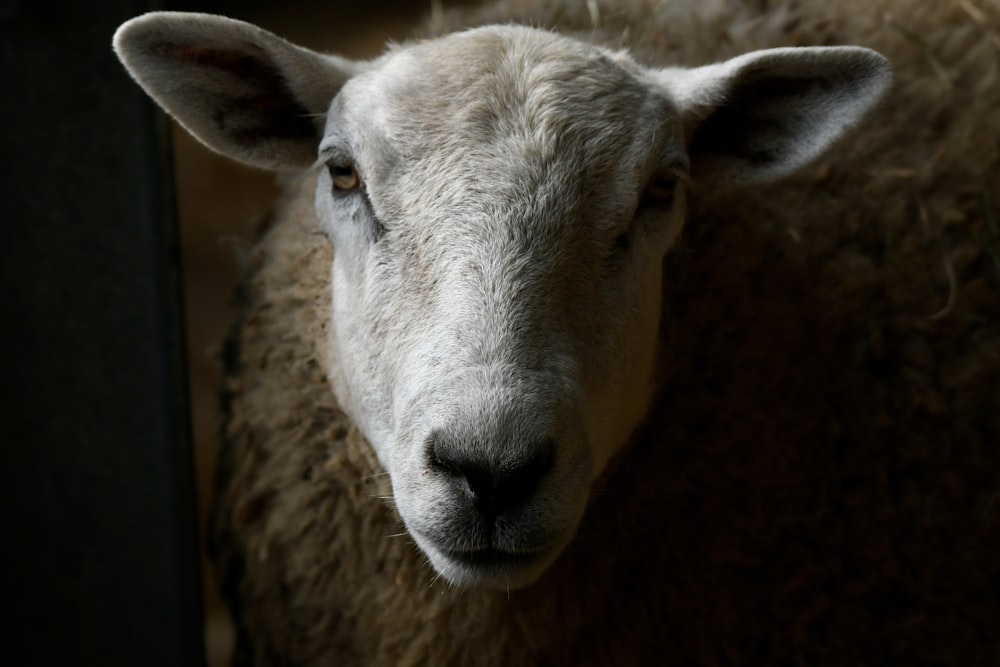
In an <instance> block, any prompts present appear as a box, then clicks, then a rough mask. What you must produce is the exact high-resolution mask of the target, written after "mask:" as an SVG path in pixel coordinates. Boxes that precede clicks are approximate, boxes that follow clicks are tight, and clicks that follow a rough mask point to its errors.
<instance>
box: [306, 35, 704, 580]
mask: <svg viewBox="0 0 1000 667" xmlns="http://www.w3.org/2000/svg"><path fill="white" fill-rule="evenodd" d="M681 134H682V133H681V128H680V125H679V113H678V111H677V109H676V108H675V106H674V105H673V103H672V102H671V100H670V99H669V98H668V97H667V96H666V95H665V94H664V92H662V91H658V90H657V89H655V88H654V87H652V86H649V85H648V84H647V83H646V82H644V81H643V80H642V78H641V72H639V70H638V68H636V67H635V66H634V65H632V64H631V63H630V62H629V61H627V60H625V59H623V58H621V57H618V58H615V57H614V56H612V55H611V54H608V53H606V52H604V51H602V50H598V49H594V48H591V47H586V46H584V45H582V44H580V43H578V42H575V41H572V40H569V39H565V38H560V37H557V36H555V35H552V34H550V33H546V32H540V31H533V30H524V29H518V28H490V29H485V30H479V31H473V32H468V33H461V34H458V35H454V36H452V37H449V38H447V39H442V40H437V41H432V42H427V43H423V44H419V45H416V46H414V47H410V48H408V49H404V50H398V51H396V52H394V53H392V54H390V55H389V56H387V57H386V58H384V59H383V61H382V62H380V63H379V66H378V67H376V68H374V69H373V70H372V71H370V72H367V73H364V74H361V75H359V76H357V77H355V78H354V79H352V80H351V81H349V82H348V83H347V84H346V85H345V86H344V88H343V89H342V90H341V92H340V94H339V95H338V96H337V98H336V99H335V100H334V102H333V104H332V106H331V109H330V112H329V115H328V117H327V122H326V129H325V133H324V136H323V139H322V141H321V143H320V146H319V154H320V157H321V159H322V160H323V162H324V165H325V166H324V169H323V173H322V174H321V176H320V180H319V187H318V190H317V194H316V207H317V211H318V215H319V219H320V224H321V226H322V228H323V229H324V231H325V232H326V233H327V234H328V235H329V236H330V238H331V239H332V240H333V245H334V248H335V251H334V252H335V258H334V261H333V269H332V277H331V282H332V289H333V299H332V306H333V308H332V310H333V316H332V326H331V331H332V340H331V358H332V359H333V363H332V368H331V376H332V378H333V381H334V386H335V388H336V392H337V395H338V397H339V398H340V400H341V401H342V403H343V404H344V406H345V407H346V409H347V410H348V411H349V413H350V414H351V416H352V418H354V419H355V420H356V422H357V423H358V425H359V426H360V428H361V429H362V431H363V432H364V433H365V434H366V436H367V437H368V439H369V441H370V442H371V444H372V446H373V447H374V448H375V450H376V452H377V454H378V456H379V459H380V461H381V462H382V464H383V465H384V466H385V469H386V470H387V471H388V472H389V474H390V476H391V478H392V483H393V490H394V496H395V501H396V505H397V507H398V509H399V512H400V514H401V515H402V517H403V519H404V521H405V522H406V525H407V528H408V529H409V531H410V533H411V534H412V535H413V537H414V539H415V540H416V541H417V543H418V544H419V545H420V546H421V548H422V549H423V550H424V551H425V552H426V554H427V555H428V557H429V558H430V560H431V562H432V563H433V565H434V567H435V568H436V569H437V570H438V571H439V572H440V573H442V574H443V575H444V576H445V577H447V578H448V579H449V580H450V581H453V582H456V583H460V584H480V583H489V584H500V585H510V586H517V585H520V584H524V583H527V582H529V581H531V580H532V579H534V578H535V577H536V576H538V574H539V573H540V572H541V571H542V570H543V569H544V568H545V567H546V566H547V565H548V564H549V563H550V562H551V561H552V560H553V559H554V558H555V557H556V555H557V554H558V553H559V551H560V550H561V548H562V547H563V545H565V543H566V542H567V541H568V540H569V538H570V537H571V535H572V534H573V531H574V529H575V527H576V525H577V522H578V521H579V519H580V516H581V515H582V512H583V509H584V506H585V502H586V498H587V495H588V489H589V487H590V484H591V482H592V481H593V479H594V477H595V475H597V474H598V473H599V472H600V471H601V470H602V468H603V467H604V466H605V464H606V463H607V461H608V459H609V458H610V457H611V456H612V455H613V454H614V453H615V452H616V451H617V450H618V449H619V448H620V447H621V445H622V443H623V442H625V441H626V439H627V438H628V436H629V434H630V433H631V431H632V430H633V429H634V428H635V425H636V423H637V422H638V421H639V420H640V419H641V417H642V415H643V413H644V412H645V409H646V406H647V404H648V401H649V398H650V395H651V392H652V388H653V382H652V380H651V377H650V374H651V369H652V368H653V367H654V363H653V358H654V356H655V354H656V339H657V326H658V322H659V314H660V266H661V262H662V258H663V255H664V253H665V252H666V251H667V249H668V248H669V247H670V245H671V244H672V243H673V241H674V239H675V238H676V237H677V234H678V233H679V231H680V229H681V225H682V220H683V196H682V194H681V192H680V190H679V188H678V187H677V182H678V180H679V179H680V178H682V177H684V175H685V171H686V168H685V165H686V156H685V154H684V151H683V144H682V141H681V138H680V137H681Z"/></svg>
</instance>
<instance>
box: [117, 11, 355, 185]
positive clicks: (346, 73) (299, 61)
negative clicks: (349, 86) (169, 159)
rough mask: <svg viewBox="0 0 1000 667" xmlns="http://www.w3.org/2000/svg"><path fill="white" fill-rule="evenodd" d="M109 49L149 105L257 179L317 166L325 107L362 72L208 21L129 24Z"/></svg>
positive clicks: (175, 17)
mask: <svg viewBox="0 0 1000 667" xmlns="http://www.w3.org/2000/svg"><path fill="white" fill-rule="evenodd" d="M114 49H115V53H117V54H118V57H119V58H120V59H121V61H122V63H123V64H124V65H125V67H126V69H128V71H129V73H130V74H131V75H132V76H133V77H134V78H135V80H136V81H137V82H138V83H139V85H140V86H142V87H143V89H144V90H145V91H146V92H147V93H148V94H149V95H150V97H152V98H153V99H154V100H156V102H157V103H159V104H160V106H162V107H163V108H164V109H165V110H166V111H167V112H168V113H170V114H171V115H172V116H173V117H174V118H176V119H177V121H178V122H179V123H180V124H181V125H183V126H184V128H185V129H187V130H188V131H189V132H190V133H191V134H193V135H194V136H195V137H197V138H198V139H199V140H200V141H201V142H202V143H204V144H205V145H206V146H208V147H209V148H211V149H212V150H215V151H218V152H219V153H222V154H223V155H227V156H229V157H232V158H234V159H236V160H239V161H241V162H245V163H247V164H250V165H253V166H256V167H262V168H264V169H287V168H296V167H306V166H309V165H310V164H312V163H313V162H315V161H316V149H317V146H318V144H319V140H320V138H321V135H322V132H323V124H324V121H325V118H326V111H327V109H328V107H329V105H330V101H331V100H332V99H333V98H334V96H335V95H336V94H337V92H338V91H339V90H340V88H341V86H343V85H344V83H345V82H346V81H347V80H348V79H349V78H350V77H351V76H353V75H354V74H356V73H357V72H359V71H361V70H362V69H363V65H362V64H359V63H354V62H352V61H349V60H346V59H343V58H337V57H334V56H325V55H321V54H319V53H316V52H313V51H310V50H308V49H304V48H301V47H298V46H295V45H294V44H291V43H289V42H286V41H285V40H283V39H281V38H280V37H278V36H276V35H274V34H272V33H270V32H267V31H266V30H262V29H261V28H258V27H256V26H254V25H250V24H249V23H244V22H242V21H235V20H233V19H228V18H224V17H221V16H212V15H208V14H189V13H180V12H152V13H150V14H145V15H143V16H140V17H138V18H134V19H132V20H131V21H128V22H126V23H125V24H123V25H122V26H121V27H120V28H119V29H118V31H117V32H116V33H115V37H114Z"/></svg>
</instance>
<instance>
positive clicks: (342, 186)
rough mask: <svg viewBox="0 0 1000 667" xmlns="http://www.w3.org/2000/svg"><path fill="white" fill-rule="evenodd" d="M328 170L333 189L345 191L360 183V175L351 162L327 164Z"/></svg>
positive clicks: (354, 187)
mask: <svg viewBox="0 0 1000 667" xmlns="http://www.w3.org/2000/svg"><path fill="white" fill-rule="evenodd" d="M327 169H329V170H330V180H332V181H333V189H334V190H340V191H342V192H347V191H350V190H354V189H356V188H357V187H358V186H359V185H361V177H360V176H358V170H357V169H355V167H354V165H353V164H333V163H331V164H328V165H327Z"/></svg>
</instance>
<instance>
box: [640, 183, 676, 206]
mask: <svg viewBox="0 0 1000 667" xmlns="http://www.w3.org/2000/svg"><path fill="white" fill-rule="evenodd" d="M676 189H677V179H676V178H667V177H660V178H654V179H653V180H651V181H650V182H649V185H647V186H646V197H648V198H649V199H650V200H652V201H656V202H661V203H666V204H669V203H670V202H671V201H673V198H674V191H675V190H676Z"/></svg>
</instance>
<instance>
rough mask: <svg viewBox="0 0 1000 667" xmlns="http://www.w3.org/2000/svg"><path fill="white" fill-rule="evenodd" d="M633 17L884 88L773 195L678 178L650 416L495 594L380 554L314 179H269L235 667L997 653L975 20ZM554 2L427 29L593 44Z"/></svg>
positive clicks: (640, 53) (838, 15)
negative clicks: (568, 34)
mask: <svg viewBox="0 0 1000 667" xmlns="http://www.w3.org/2000/svg"><path fill="white" fill-rule="evenodd" d="M632 4H633V5H634V6H633V7H632V9H634V10H635V11H634V12H628V11H624V10H621V9H614V10H613V9H611V8H602V10H601V11H600V13H599V19H600V21H599V25H598V30H597V31H595V34H601V35H604V36H605V37H606V38H607V41H608V43H609V44H611V45H612V46H616V47H617V46H620V45H621V44H622V43H624V44H628V43H629V41H630V40H629V39H628V38H623V37H622V36H623V35H631V37H632V40H633V41H634V44H633V51H634V53H635V54H636V56H637V57H638V58H639V59H640V60H642V61H644V62H648V63H659V64H671V65H697V64H703V63H707V62H715V61H718V60H721V59H723V58H726V57H730V56H735V55H737V54H739V53H742V52H746V51H749V50H752V49H758V48H765V47H775V46H785V45H808V44H859V45H863V46H869V47H872V48H875V49H877V50H878V51H880V52H881V53H883V54H885V55H887V56H888V57H889V59H890V60H891V61H892V62H893V64H894V66H895V68H896V72H897V78H898V83H897V85H896V88H895V90H894V92H893V93H892V96H891V98H890V100H889V101H888V103H887V104H885V105H883V106H882V107H881V108H880V109H879V110H878V111H877V112H876V114H875V115H874V116H873V117H872V118H869V119H868V120H867V121H866V122H865V124H864V125H863V127H862V128H861V129H860V130H859V131H857V132H856V133H854V134H853V136H852V137H851V138H850V139H849V140H848V141H845V142H844V143H843V144H841V146H840V147H839V148H837V149H834V150H833V151H832V152H830V153H829V154H827V155H826V156H825V157H824V159H823V160H822V161H821V162H820V163H818V164H815V165H812V166H811V167H809V168H808V169H806V170H804V171H803V172H802V173H801V174H799V175H798V176H796V177H793V178H791V179H787V180H785V181H783V182H782V183H780V184H774V185H767V186H754V187H753V188H747V187H743V188H735V187H734V188H726V189H712V190H705V191H700V190H699V189H698V187H697V182H695V184H694V189H693V191H692V192H691V196H690V200H691V203H690V211H689V214H688V219H689V221H688V223H687V227H686V230H685V233H684V236H683V237H682V240H681V243H680V245H679V247H678V248H676V249H675V250H674V251H673V252H672V253H670V254H669V255H668V258H667V261H666V265H665V273H664V279H663V304H664V307H663V318H662V323H661V327H660V339H661V342H660V345H659V352H660V355H659V361H658V365H657V369H656V376H657V377H658V378H659V385H658V386H659V389H658V391H657V394H656V397H655V399H654V402H653V405H652V408H651V409H650V410H649V412H648V414H647V417H646V420H645V422H644V424H643V426H642V427H641V428H640V430H639V431H638V432H637V434H636V435H635V437H634V438H633V439H632V442H631V443H630V444H629V446H628V447H627V448H625V450H624V451H622V452H621V453H620V455H619V456H618V457H617V458H615V460H613V461H612V463H611V464H610V465H609V466H608V467H607V469H605V471H604V473H603V475H602V477H601V478H600V479H599V480H598V481H597V483H596V485H595V487H594V489H593V491H592V493H591V498H590V500H589V502H588V504H587V509H586V514H585V515H584V518H583V520H582V523H581V524H580V526H579V528H578V530H577V532H576V535H575V537H574V538H573V541H572V542H571V543H570V545H569V546H568V547H567V548H566V550H565V551H564V552H563V553H562V554H561V555H560V556H559V558H558V560H556V561H555V563H554V564H553V565H552V566H551V567H550V568H549V569H548V570H547V571H546V572H545V573H544V574H543V575H542V576H541V578H540V579H538V581H537V582H535V583H534V584H532V585H530V586H528V587H526V588H523V589H519V590H514V591H509V592H508V591H503V590H501V591H494V590H481V589H475V590H460V589H453V588H450V587H449V586H447V585H446V584H444V583H443V582H441V581H438V580H437V577H436V576H435V574H434V572H433V570H432V569H431V568H430V567H429V566H428V564H427V562H426V558H425V556H424V555H423V554H422V553H421V552H420V551H419V550H418V549H417V548H416V547H415V546H414V544H413V543H412V541H411V540H410V538H409V537H408V536H406V535H405V534H404V535H400V533H401V532H402V531H403V527H402V524H401V521H400V519H399V517H398V515H397V514H396V513H395V511H394V508H393V506H392V503H386V502H384V501H383V500H382V498H383V497H388V496H390V495H391V493H392V489H391V487H390V485H389V483H388V480H387V479H386V476H385V475H384V474H383V472H382V467H381V465H380V463H379V461H378V460H377V458H376V457H375V456H374V454H373V452H372V451H371V449H370V448H369V447H368V446H367V444H366V443H365V442H364V440H363V438H361V437H360V436H359V434H358V432H357V430H356V429H354V428H353V426H352V424H351V423H350V421H349V420H348V419H347V417H346V416H345V415H344V414H343V413H342V412H341V409H340V408H339V407H338V405H337V404H336V402H335V401H334V398H333V394H332V392H331V391H330V388H329V386H328V382H327V380H326V379H325V377H326V372H325V369H326V368H328V367H329V366H330V363H331V362H330V360H329V359H328V357H327V347H326V344H327V341H328V340H329V335H330V334H329V331H328V327H329V308H330V302H329V299H330V296H329V269H328V267H329V263H330V259H331V250H330V248H329V246H328V245H327V244H326V243H324V242H323V241H322V238H321V237H320V236H319V235H318V233H317V231H316V230H317V229H318V222H317V220H316V216H315V213H314V210H313V204H312V192H313V191H314V189H315V184H314V183H312V182H310V179H306V181H305V182H302V183H298V184H295V185H292V186H290V193H289V196H288V198H287V199H286V201H285V202H284V203H283V205H282V206H281V207H280V209H279V212H278V213H277V214H276V216H275V222H274V224H273V226H272V227H271V229H270V230H268V232H267V233H266V234H265V235H264V237H263V238H262V240H261V242H260V244H259V246H258V248H257V251H256V253H257V254H256V266H255V268H254V272H253V275H252V278H251V279H250V281H249V283H248V285H247V288H246V298H247V316H246V318H245V319H244V320H243V322H242V324H241V325H240V327H239V328H238V330H237V336H236V340H237V342H236V343H234V345H233V346H232V347H231V348H230V349H229V354H228V355H227V356H228V360H229V362H230V369H231V375H230V379H229V385H228V392H227V412H228V421H227V424H226V426H225V434H224V435H225V441H226V444H225V447H224V451H223V456H222V473H221V483H222V485H221V489H222V491H221V496H220V500H219V511H218V516H217V531H216V543H217V547H216V548H217V558H218V560H219V564H220V567H221V571H222V573H223V579H224V582H225V586H226V588H227V593H228V595H229V597H230V599H231V601H232V602H233V609H234V615H235V616H236V619H237V622H238V624H239V626H240V629H241V634H240V637H241V640H240V647H239V658H240V659H242V660H245V661H248V662H249V661H251V660H253V661H255V662H256V663H257V664H299V665H325V664H352V663H356V664H365V665H378V664H386V665H389V664H391V665H405V664H413V665H417V664H462V665H473V664H484V665H489V664H496V665H500V664H547V663H552V664H581V665H584V664H609V665H610V664H644V663H654V662H655V663H656V664H672V663H675V662H695V663H703V664H721V663H748V664H757V663H764V664H774V663H791V662H800V663H804V664H844V663H848V662H871V663H884V662H890V661H900V662H906V663H914V664H916V663H920V662H935V661H941V662H944V661H946V660H948V661H954V662H959V663H962V664H987V663H991V662H997V661H998V660H1000V648H998V644H997V640H996V637H997V636H1000V632H998V630H1000V628H998V627H997V623H998V621H997V619H1000V604H998V596H997V590H996V585H997V577H998V569H997V565H996V559H995V554H996V553H997V551H996V549H997V546H998V545H997V540H996V537H997V535H996V519H995V516H996V507H997V502H998V500H1000V481H998V478H997V476H996V474H995V470H996V467H995V464H996V454H995V452H994V449H993V448H994V447H995V443H997V442H1000V421H998V420H1000V410H998V408H1000V370H998V369H1000V330H998V328H1000V326H998V324H997V323H998V322H1000V317H998V316H1000V296H998V295H1000V289H998V283H1000V280H998V278H1000V232H998V228H997V225H998V223H997V212H996V204H995V201H996V194H997V193H998V192H1000V187H998V186H1000V180H998V179H1000V176H998V175H1000V149H998V144H997V140H996V138H997V137H998V136H1000V111H998V110H1000V72H998V70H1000V58H998V54H1000V51H998V47H997V27H998V26H1000V21H998V20H997V19H996V17H993V18H992V19H990V18H989V17H988V16H986V15H985V14H983V13H982V12H980V13H975V12H974V13H973V14H971V15H970V14H969V13H968V12H967V11H966V10H963V9H962V7H961V6H960V5H958V4H956V5H947V6H946V5H944V3H938V4H936V5H935V6H930V5H931V3H918V2H910V1H904V0H885V1H884V2H865V3H861V2H845V3H838V4H836V5H833V4H832V3H829V6H820V5H819V3H813V4H809V5H805V4H803V3H791V2H768V3H760V4H761V7H760V8H758V7H749V6H745V5H742V4H737V3H729V2H716V3H697V2H692V3H686V2H674V3H661V4H660V5H658V6H657V7H656V10H657V11H656V12H655V13H653V14H652V18H651V17H650V14H651V12H652V10H651V9H650V8H646V7H645V5H644V3H638V2H636V3H632ZM536 6H537V5H536ZM558 7H560V8H563V7H564V6H563V5H558ZM564 9H565V11H557V6H556V5H551V6H545V5H543V6H542V7H541V9H535V10H530V9H524V8H522V7H520V6H519V3H510V4H509V5H508V6H500V7H498V8H494V9H491V10H489V11H488V12H484V13H480V14H478V15H476V16H474V17H472V18H471V19H470V18H469V17H466V18H465V19H456V21H469V20H472V21H476V22H489V21H493V20H496V19H498V18H515V19H518V20H524V21H526V22H533V23H535V24H542V25H549V23H550V22H551V21H556V22H557V23H558V26H556V27H558V28H560V29H566V30H570V31H572V30H578V31H587V30H589V29H590V27H591V23H592V20H593V18H594V16H593V15H592V14H590V13H588V12H587V11H585V9H584V8H583V6H582V3H581V6H579V7H576V8H564ZM983 11H985V10H983ZM532 12H533V13H532ZM886 12H892V15H891V16H890V15H887V14H886ZM438 28H439V29H443V26H438ZM595 39H596V37H595Z"/></svg>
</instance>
